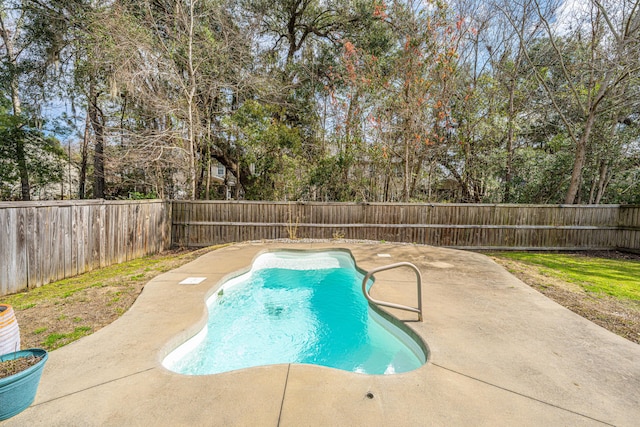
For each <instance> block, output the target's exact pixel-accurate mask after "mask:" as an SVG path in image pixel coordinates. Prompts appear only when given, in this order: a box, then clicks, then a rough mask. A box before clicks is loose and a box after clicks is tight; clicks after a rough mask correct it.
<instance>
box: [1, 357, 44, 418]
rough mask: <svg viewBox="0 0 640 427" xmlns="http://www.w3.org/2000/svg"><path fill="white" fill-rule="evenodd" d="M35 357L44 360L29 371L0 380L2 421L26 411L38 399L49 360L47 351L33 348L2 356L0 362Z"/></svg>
mask: <svg viewBox="0 0 640 427" xmlns="http://www.w3.org/2000/svg"><path fill="white" fill-rule="evenodd" d="M26 356H35V357H42V359H41V360H40V361H39V362H38V363H36V364H35V365H33V366H30V367H29V368H28V369H25V370H24V371H22V372H18V373H17V374H14V375H11V376H10V377H6V378H2V379H0V420H6V419H7V418H11V417H13V416H14V415H16V414H19V413H20V412H22V411H24V410H25V409H26V408H27V407H28V406H29V405H31V403H33V399H35V397H36V391H37V390H38V384H39V383H40V376H41V375H42V368H44V364H45V362H46V361H47V359H48V358H49V355H48V353H47V351H46V350H42V349H39V348H31V349H29V350H21V351H16V352H13V353H7V354H5V355H2V356H0V362H4V361H6V360H13V359H18V358H20V357H26Z"/></svg>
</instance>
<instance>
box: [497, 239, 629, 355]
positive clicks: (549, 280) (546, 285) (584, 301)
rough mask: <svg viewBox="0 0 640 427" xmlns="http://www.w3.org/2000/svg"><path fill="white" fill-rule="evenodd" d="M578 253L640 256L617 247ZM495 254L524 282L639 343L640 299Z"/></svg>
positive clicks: (620, 256) (498, 259) (593, 320)
mask: <svg viewBox="0 0 640 427" xmlns="http://www.w3.org/2000/svg"><path fill="white" fill-rule="evenodd" d="M578 254H580V255H585V256H598V257H602V258H613V259H634V260H635V259H638V260H640V256H638V255H635V254H626V253H624V252H618V251H602V252H598V254H594V253H593V252H589V253H585V252H580V253H578ZM492 258H493V260H494V261H496V262H497V263H498V264H500V265H502V266H504V267H505V268H506V269H507V270H509V272H510V273H512V274H513V275H515V276H516V277H517V278H519V279H520V280H522V281H523V282H524V283H526V284H528V285H529V286H531V287H532V288H534V289H536V290H538V291H539V292H541V293H542V294H544V295H546V296H547V297H549V298H551V299H552V300H554V301H555V302H557V303H558V304H560V305H562V306H564V307H566V308H568V309H569V310H571V311H573V312H574V313H577V314H579V315H580V316H582V317H584V318H586V319H589V320H590V321H592V322H593V323H595V324H597V325H600V326H602V327H603V328H605V329H607V330H609V331H611V332H613V333H615V334H618V335H620V336H621V337H624V338H626V339H628V340H629V341H633V342H635V343H637V344H640V302H633V301H622V300H619V299H617V298H614V297H611V296H608V295H602V294H593V293H589V292H586V291H585V290H584V289H583V288H581V287H580V286H578V285H576V284H574V283H569V282H565V281H563V280H560V279H557V278H555V277H549V276H546V275H544V274H543V273H541V272H540V268H539V267H536V266H532V265H527V264H524V263H521V262H517V261H512V260H507V259H504V258H498V257H492Z"/></svg>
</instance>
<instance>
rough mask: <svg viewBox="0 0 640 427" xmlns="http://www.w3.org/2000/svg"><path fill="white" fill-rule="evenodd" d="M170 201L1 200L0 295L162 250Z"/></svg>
mask: <svg viewBox="0 0 640 427" xmlns="http://www.w3.org/2000/svg"><path fill="white" fill-rule="evenodd" d="M170 218H171V203H170V202H168V201H162V200H153V201H109V202H106V201H103V200H87V201H61V202H19V203H0V296H1V295H6V294H10V293H15V292H19V291H21V290H24V289H27V288H34V287H38V286H41V285H44V284H46V283H49V282H51V281H56V280H61V279H64V278H66V277H70V276H75V275H77V274H80V273H84V272H86V271H90V270H93V269H95V268H99V267H105V266H108V265H111V264H115V263H120V262H123V261H128V260H131V259H135V258H139V257H141V256H145V255H148V254H152V253H157V252H161V251H162V250H165V249H168V248H169V247H170V245H171V235H170V234H171V223H170Z"/></svg>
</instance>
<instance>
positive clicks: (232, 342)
mask: <svg viewBox="0 0 640 427" xmlns="http://www.w3.org/2000/svg"><path fill="white" fill-rule="evenodd" d="M362 278H363V275H362V274H361V273H360V272H358V271H357V270H356V269H355V265H354V262H353V259H352V257H351V256H350V255H349V254H347V253H344V252H339V251H331V252H284V251H283V252H271V253H267V254H263V255H261V256H259V257H258V258H256V260H255V261H254V263H253V266H252V269H251V271H250V272H248V273H246V274H244V275H242V276H239V277H237V278H234V279H232V280H230V281H228V282H226V283H225V284H224V285H223V286H222V287H221V288H220V290H219V291H218V292H216V293H215V294H214V295H213V296H212V297H211V298H210V299H209V300H208V301H207V305H208V308H209V320H208V323H207V326H206V327H205V328H204V329H203V330H202V331H201V332H200V333H199V334H198V335H196V336H195V337H193V338H192V339H191V340H189V341H187V342H186V343H184V344H183V345H182V346H180V347H178V348H177V349H176V350H174V351H173V352H172V353H171V354H169V356H167V358H165V360H164V362H163V365H164V366H165V367H166V368H168V369H170V370H172V371H174V372H178V373H181V374H187V375H206V374H215V373H220V372H227V371H233V370H236V369H243V368H248V367H252V366H262V365H272V364H278V363H306V364H314V365H321V366H328V367H332V368H337V369H343V370H346V371H352V372H361V373H367V374H392V373H400V372H407V371H411V370H414V369H417V368H418V367H420V366H422V365H423V364H424V363H425V361H426V356H425V353H424V351H423V350H422V347H421V346H420V345H418V344H417V343H416V342H415V340H413V338H411V337H410V336H409V335H407V334H406V333H405V332H404V331H403V330H401V329H400V328H399V327H398V326H395V325H394V324H392V323H390V322H389V321H387V320H386V319H384V318H383V317H381V316H380V315H379V314H377V313H376V312H375V311H374V310H372V309H371V308H370V307H369V305H368V303H367V301H366V300H365V298H364V296H363V295H362V289H361V286H362Z"/></svg>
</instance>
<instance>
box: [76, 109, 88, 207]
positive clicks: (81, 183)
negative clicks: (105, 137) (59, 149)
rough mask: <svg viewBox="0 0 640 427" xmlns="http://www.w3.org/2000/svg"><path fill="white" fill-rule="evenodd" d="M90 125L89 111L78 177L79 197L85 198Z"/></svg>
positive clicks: (85, 124)
mask: <svg viewBox="0 0 640 427" xmlns="http://www.w3.org/2000/svg"><path fill="white" fill-rule="evenodd" d="M89 126H91V120H90V118H89V112H88V111H87V115H86V118H85V123H84V137H83V138H82V147H81V148H80V176H79V177H78V198H79V199H84V198H85V197H86V196H87V189H86V187H87V163H88V156H89Z"/></svg>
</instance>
